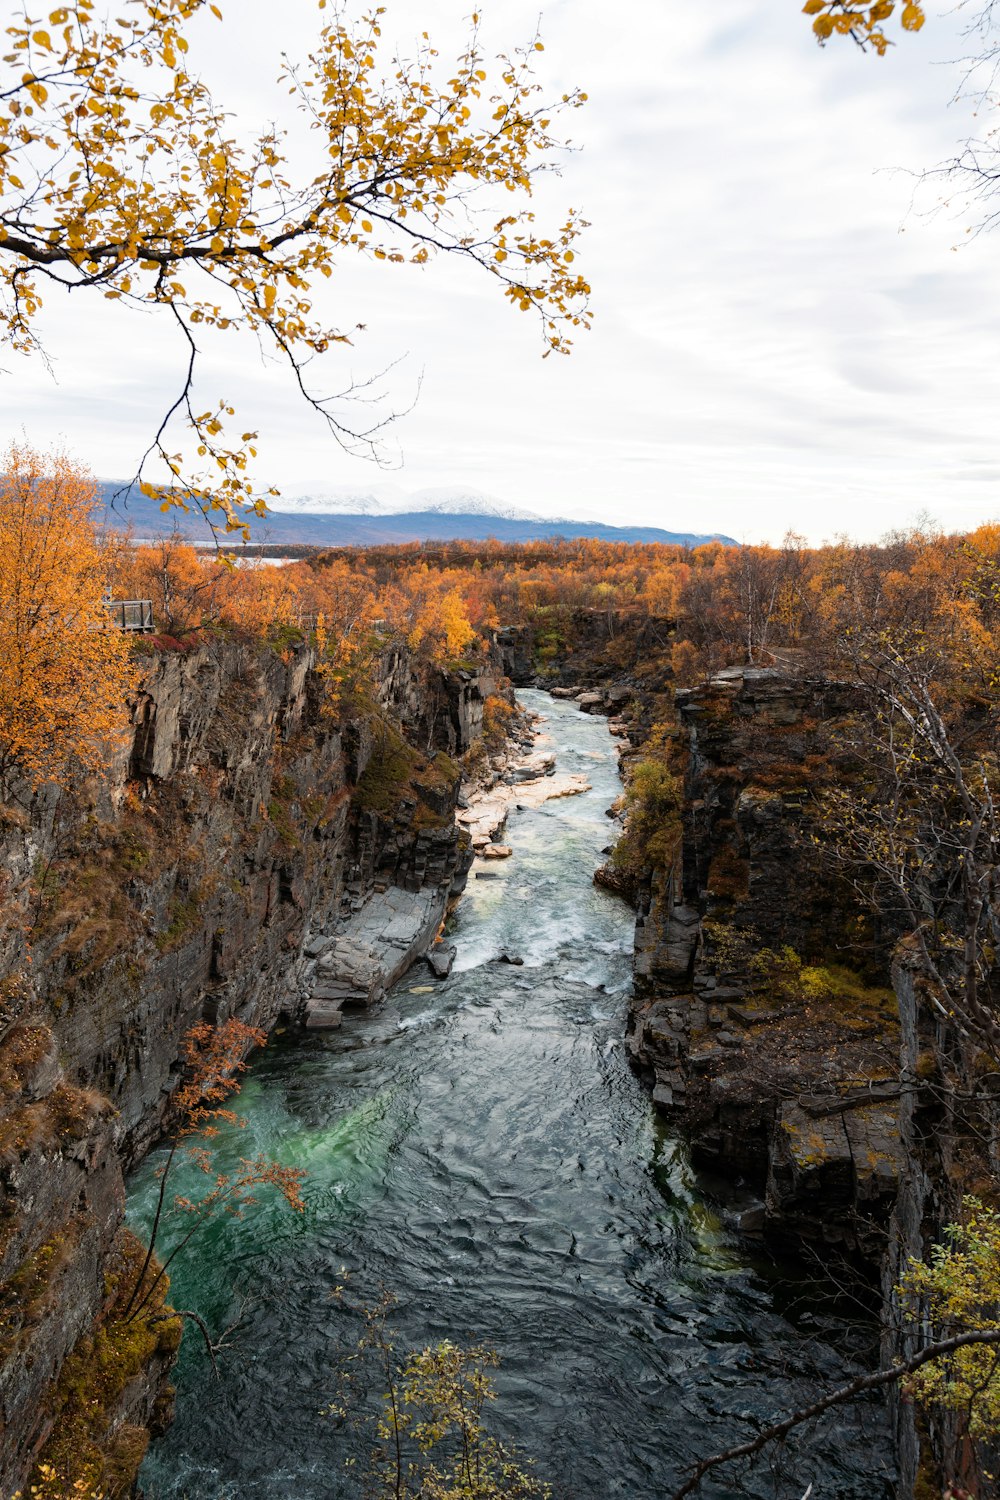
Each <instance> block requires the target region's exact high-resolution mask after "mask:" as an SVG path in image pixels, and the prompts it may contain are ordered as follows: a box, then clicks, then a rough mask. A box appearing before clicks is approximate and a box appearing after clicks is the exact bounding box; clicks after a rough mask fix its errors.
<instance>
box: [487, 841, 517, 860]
mask: <svg viewBox="0 0 1000 1500" xmlns="http://www.w3.org/2000/svg"><path fill="white" fill-rule="evenodd" d="M513 853H514V851H513V849H512V848H511V847H510V845H509V844H487V845H486V847H485V849H483V850H482V857H483V859H510V857H511V855H512V854H513Z"/></svg>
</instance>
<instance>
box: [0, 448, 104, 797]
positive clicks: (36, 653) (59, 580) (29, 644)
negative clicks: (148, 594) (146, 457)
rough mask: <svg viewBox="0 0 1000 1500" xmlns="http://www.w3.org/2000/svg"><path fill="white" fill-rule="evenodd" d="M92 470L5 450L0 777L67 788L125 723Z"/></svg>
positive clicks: (0, 485) (0, 513)
mask: <svg viewBox="0 0 1000 1500" xmlns="http://www.w3.org/2000/svg"><path fill="white" fill-rule="evenodd" d="M94 506H95V491H94V485H93V481H92V480H91V478H90V476H89V474H88V473H87V472H86V471H85V470H84V469H81V468H80V467H79V465H77V464H75V463H73V462H72V461H71V460H70V459H69V458H67V457H66V456H65V454H61V453H54V454H48V455H46V454H41V453H37V452H34V451H33V450H32V449H30V448H27V447H18V446H14V447H11V448H10V449H8V451H7V454H6V455H5V457H4V459H3V474H2V477H0V640H2V643H3V645H2V649H0V781H3V780H6V779H7V778H8V777H9V776H10V775H11V774H12V773H13V772H14V770H15V768H16V769H17V771H19V772H20V773H21V774H22V775H23V776H24V777H26V778H27V780H28V781H29V782H30V783H31V784H32V785H33V786H38V785H39V784H40V783H42V782H44V781H55V782H63V781H65V780H66V779H67V777H68V776H69V775H70V774H71V770H72V765H73V762H76V763H77V764H82V765H83V766H85V767H88V768H93V767H97V766H99V765H101V764H103V763H104V762H105V761H106V760H107V757H108V754H109V752H110V750H111V748H112V747H113V746H114V745H116V744H117V743H120V742H121V740H122V738H123V734H124V731H125V729H126V726H127V723H128V713H127V707H126V696H127V694H128V691H129V689H130V687H131V686H132V683H133V670H132V666H131V659H130V652H129V646H128V642H127V640H126V639H125V638H124V637H123V636H122V635H121V634H120V632H119V631H117V630H114V629H111V628H109V620H108V615H107V611H106V609H105V608H104V604H103V594H104V589H105V587H106V585H107V582H108V576H109V568H110V558H109V555H108V549H107V548H106V547H105V546H103V545H102V543H101V542H100V540H99V538H98V536H97V533H96V531H95V528H94V522H93V513H94Z"/></svg>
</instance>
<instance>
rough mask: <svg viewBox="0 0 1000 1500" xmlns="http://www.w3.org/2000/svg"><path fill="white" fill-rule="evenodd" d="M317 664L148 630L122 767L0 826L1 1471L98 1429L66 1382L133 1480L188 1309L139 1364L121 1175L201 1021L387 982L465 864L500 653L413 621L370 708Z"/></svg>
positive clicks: (354, 1001) (16, 1469)
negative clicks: (432, 636) (464, 822)
mask: <svg viewBox="0 0 1000 1500" xmlns="http://www.w3.org/2000/svg"><path fill="white" fill-rule="evenodd" d="M313 667H314V659H313V655H312V651H311V649H310V648H309V647H308V646H307V645H300V646H297V647H292V648H290V649H286V650H284V651H272V650H269V649H265V648H262V647H258V646H255V645H251V644H245V643H241V642H238V641H234V640H225V639H216V640H212V641H209V642H207V643H205V644H203V645H200V646H198V647H197V648H196V649H194V650H190V651H183V650H177V651H156V652H153V653H152V654H150V655H149V656H148V657H147V659H146V662H145V671H144V673H143V679H142V687H141V690H140V691H139V693H138V694H137V697H136V702H135V707H134V734H133V737H132V740H131V743H130V744H128V745H127V746H125V747H124V748H123V750H122V752H121V753H120V755H118V757H117V759H116V760H115V762H114V764H113V765H112V766H111V767H110V768H109V772H108V775H107V776H106V777H105V778H104V779H103V780H101V781H99V782H98V781H95V782H94V783H93V784H92V785H91V784H88V785H85V786H81V787H80V788H79V789H78V790H77V792H76V793H75V794H74V795H72V796H70V795H68V794H64V795H62V796H57V795H56V794H55V793H54V792H52V791H47V792H45V793H44V794H42V795H40V796H38V797H36V798H34V799H32V798H30V797H29V796H28V795H27V794H26V795H25V797H24V803H23V811H22V810H18V809H17V807H16V806H14V807H13V808H11V807H10V805H8V808H7V810H6V821H5V822H4V823H3V825H2V826H0V845H2V850H3V868H4V871H5V891H4V897H5V904H4V909H3V927H2V931H0V1076H2V1079H3V1082H4V1091H3V1099H2V1104H0V1495H3V1496H5V1497H6V1496H8V1495H10V1494H12V1493H13V1492H14V1491H15V1490H16V1489H18V1488H20V1487H22V1486H23V1485H24V1483H25V1480H26V1477H27V1475H28V1474H29V1472H30V1470H31V1468H32V1466H33V1464H34V1463H35V1462H36V1461H37V1459H38V1458H39V1456H40V1455H41V1456H45V1455H46V1454H47V1453H50V1452H51V1445H52V1443H53V1442H54V1441H55V1440H56V1438H57V1437H58V1435H59V1430H60V1428H61V1429H62V1430H63V1431H64V1432H69V1431H71V1430H72V1431H73V1432H74V1433H75V1432H76V1431H77V1428H76V1427H74V1426H73V1425H72V1423H73V1420H75V1417H72V1413H71V1411H70V1405H71V1404H72V1402H71V1396H72V1399H73V1400H75V1401H77V1402H78V1403H80V1402H82V1403H86V1402H88V1401H90V1402H91V1408H92V1414H93V1421H92V1422H91V1423H90V1427H88V1429H87V1433H88V1435H87V1437H86V1441H87V1442H88V1443H92V1444H93V1445H94V1451H95V1453H96V1454H97V1460H96V1461H98V1462H100V1463H106V1465H109V1466H110V1467H108V1468H107V1469H106V1472H108V1473H109V1474H110V1473H112V1471H113V1475H114V1479H115V1485H114V1486H112V1488H113V1492H114V1493H115V1494H117V1493H123V1494H124V1493H127V1492H128V1487H129V1485H130V1484H131V1477H132V1475H133V1474H134V1472H135V1469H136V1467H137V1465H138V1462H139V1460H140V1459H141V1455H142V1450H143V1448H144V1445H145V1441H146V1437H147V1434H148V1429H149V1426H150V1424H151V1423H153V1424H155V1423H156V1422H158V1421H159V1420H161V1419H162V1417H163V1413H164V1398H163V1387H164V1384H165V1378H166V1372H167V1371H168V1369H169V1365H170V1363H171V1361H172V1358H173V1350H174V1349H175V1348H176V1342H177V1337H178V1331H177V1326H176V1324H175V1323H172V1322H169V1321H164V1322H161V1323H159V1324H158V1325H156V1329H155V1331H153V1332H151V1335H150V1338H149V1339H147V1340H146V1342H145V1343H144V1344H143V1342H142V1340H141V1339H139V1340H138V1342H137V1341H136V1340H135V1339H133V1340H132V1343H131V1344H130V1345H129V1349H128V1351H127V1357H126V1353H123V1354H122V1357H121V1359H120V1360H119V1365H120V1368H121V1370H122V1371H123V1372H125V1373H124V1374H123V1375H122V1378H121V1381H120V1382H119V1383H118V1384H117V1385H115V1384H114V1382H111V1384H109V1382H108V1380H107V1379H106V1378H105V1375H106V1360H105V1357H104V1356H105V1353H106V1350H105V1348H104V1345H105V1344H106V1343H107V1340H108V1338H109V1337H110V1333H109V1330H111V1329H112V1327H113V1326H117V1325H114V1322H113V1319H114V1312H115V1307H116V1305H117V1304H116V1297H117V1298H118V1299H119V1302H120V1293H121V1288H122V1286H123V1285H125V1284H126V1282H127V1278H128V1275H129V1274H134V1267H133V1272H132V1273H130V1272H129V1270H128V1266H129V1263H130V1262H129V1257H130V1256H131V1257H132V1259H133V1260H134V1254H135V1247H134V1242H132V1243H130V1242H129V1239H128V1236H127V1232H126V1231H124V1230H123V1228H122V1222H123V1221H122V1215H123V1203H124V1193H123V1173H124V1171H125V1170H127V1168H128V1167H129V1166H130V1165H131V1164H132V1163H134V1162H135V1161H136V1160H137V1159H138V1158H139V1157H140V1156H141V1155H142V1154H143V1153H144V1152H145V1151H146V1150H147V1149H148V1147H149V1146H150V1144H151V1143H153V1142H154V1141H155V1140H156V1139H157V1138H158V1137H159V1136H160V1135H161V1134H162V1132H163V1131H164V1130H165V1129H167V1128H169V1125H170V1122H171V1118H172V1101H173V1097H174V1094H175V1092H176V1089H177V1086H178V1083H179V1081H180V1065H179V1059H180V1057H181V1047H182V1041H183V1038H184V1036H185V1034H186V1033H187V1032H188V1031H189V1029H190V1028H191V1027H192V1026H193V1025H194V1024H195V1023H198V1022H201V1021H204V1020H208V1021H210V1022H213V1023H218V1022H221V1021H224V1020H226V1019H227V1018H229V1017H235V1018H238V1019H239V1020H240V1021H242V1022H244V1023H246V1025H248V1026H251V1027H254V1028H259V1029H262V1030H264V1031H269V1030H270V1029H271V1028H272V1027H273V1026H274V1025H275V1024H276V1022H277V1021H278V1020H279V1018H281V1019H282V1020H283V1021H285V1022H287V1023H293V1024H294V1023H296V1022H301V1023H304V1024H306V1025H308V1026H312V1027H317V1026H330V1025H335V1024H337V1023H338V1022H339V1019H340V1015H341V1012H342V1010H343V1008H344V1007H345V1006H349V1005H358V1004H361V1005H368V1004H372V1003H375V1002H376V1001H377V1000H378V999H379V998H380V996H381V995H382V994H383V993H384V991H385V989H386V988H387V987H388V986H389V985H390V984H391V983H392V982H393V980H394V979H395V978H397V977H398V975H399V974H400V973H402V972H403V970H404V969H405V968H406V967H407V966H408V965H409V964H410V963H412V962H413V961H414V959H416V958H417V957H419V956H420V955H421V954H422V953H425V952H426V951H427V949H428V948H429V947H430V946H431V944H432V943H433V941H434V939H435V937H436V935H437V933H438V930H439V928H440V925H441V921H442V918H443V916H444V914H445V911H446V909H447V906H448V903H449V902H450V901H451V900H453V899H454V898H455V896H456V895H457V893H458V892H459V891H460V890H461V888H462V885H463V884H464V881H465V879H466V878H467V874H468V869H469V865H470V863H471V859H472V853H471V849H470V847H469V841H468V838H467V837H466V836H465V835H464V834H463V833H462V832H461V831H460V830H459V828H458V827H457V825H456V823H455V820H454V812H455V806H456V798H457V796H458V790H459V781H460V774H459V768H458V766H457V765H456V764H455V762H454V761H453V760H452V759H451V758H450V757H451V756H452V755H455V754H461V753H463V752H464V751H466V750H467V749H468V748H469V746H470V745H471V744H472V743H473V741H474V740H475V738H476V736H477V735H478V733H479V731H480V729H481V726H482V717H483V704H484V702H485V700H486V699H487V698H488V697H490V696H491V695H493V694H495V693H496V692H497V691H498V690H499V689H500V684H501V679H500V673H499V665H498V664H497V665H494V664H493V663H488V664H487V665H486V666H485V667H484V668H483V669H482V670H477V671H472V670H469V671H462V672H460V673H458V674H456V675H454V676H449V675H447V674H444V673H441V672H439V671H435V670H432V669H424V668H421V667H419V666H418V665H416V664H415V663H414V662H413V661H412V660H411V658H410V657H409V655H408V654H407V653H406V652H405V651H404V650H402V649H399V648H396V647H393V648H391V649H389V650H387V651H386V653H385V655H384V657H383V660H382V662H381V665H380V673H379V680H378V688H377V702H376V703H374V704H372V705H370V706H369V708H368V709H367V710H364V709H362V710H359V709H357V708H354V709H345V708H341V709H337V708H336V707H335V706H331V704H330V702H329V701H328V700H326V699H325V698H324V695H323V693H322V691H321V684H320V681H319V679H318V678H317V676H316V674H315V673H314V671H313ZM29 949H30V954H29ZM29 958H30V962H29ZM116 1268H117V1269H116ZM129 1326H130V1327H132V1326H133V1325H129ZM102 1341H103V1342H102ZM140 1345H142V1347H141V1348H140V1347H139V1346H140ZM133 1346H134V1347H133ZM67 1371H71V1372H72V1381H71V1382H69V1377H68V1375H66V1376H64V1374H63V1372H67ZM61 1382H62V1383H61ZM67 1382H69V1383H67ZM91 1384H92V1385H93V1388H94V1390H93V1391H90V1390H89V1388H88V1387H89V1385H91ZM112 1387H113V1388H112ZM98 1388H100V1392H101V1398H100V1402H99V1403H98V1402H97V1396H96V1394H95V1392H97V1390H98ZM67 1403H70V1405H67ZM95 1403H96V1404H95ZM57 1416H58V1421H57ZM71 1418H72V1420H71ZM91 1429H93V1430H91ZM81 1430H82V1429H81ZM102 1454H103V1458H102ZM115 1486H117V1487H115Z"/></svg>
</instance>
